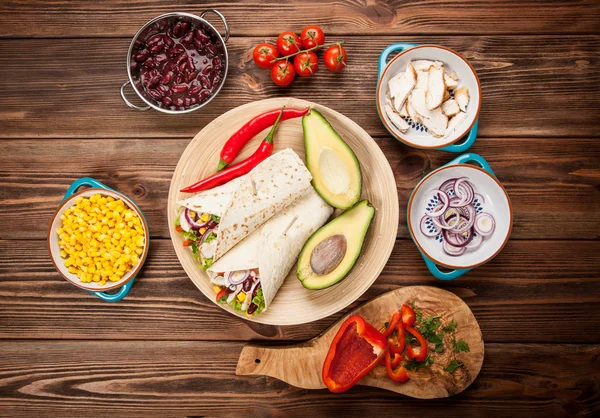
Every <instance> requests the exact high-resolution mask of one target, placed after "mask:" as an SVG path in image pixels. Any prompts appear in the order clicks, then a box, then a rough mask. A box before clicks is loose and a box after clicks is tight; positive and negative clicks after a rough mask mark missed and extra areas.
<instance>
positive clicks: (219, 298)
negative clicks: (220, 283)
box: [217, 287, 227, 302]
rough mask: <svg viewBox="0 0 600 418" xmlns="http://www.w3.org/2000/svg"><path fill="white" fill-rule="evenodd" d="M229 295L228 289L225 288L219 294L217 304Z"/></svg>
mask: <svg viewBox="0 0 600 418" xmlns="http://www.w3.org/2000/svg"><path fill="white" fill-rule="evenodd" d="M226 294H227V288H226V287H224V288H223V289H221V291H220V292H219V293H217V302H218V301H220V300H221V298H222V297H223V296H225V295H226Z"/></svg>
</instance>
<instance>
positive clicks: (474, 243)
mask: <svg viewBox="0 0 600 418" xmlns="http://www.w3.org/2000/svg"><path fill="white" fill-rule="evenodd" d="M482 242H483V237H482V236H481V235H479V234H477V235H473V239H472V240H471V242H469V243H468V244H467V245H466V246H465V247H466V248H467V249H468V250H474V249H475V248H477V247H479V246H480V245H481V243H482Z"/></svg>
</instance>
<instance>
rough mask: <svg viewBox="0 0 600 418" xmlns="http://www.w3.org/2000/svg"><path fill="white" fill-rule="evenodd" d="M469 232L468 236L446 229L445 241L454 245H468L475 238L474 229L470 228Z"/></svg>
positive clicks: (444, 233) (443, 232) (444, 232)
mask: <svg viewBox="0 0 600 418" xmlns="http://www.w3.org/2000/svg"><path fill="white" fill-rule="evenodd" d="M468 232H469V233H468V235H467V236H466V237H464V236H463V235H461V234H455V233H454V232H450V231H446V230H444V231H442V234H443V235H444V241H447V242H448V243H449V244H450V245H452V246H453V247H458V248H460V247H464V246H466V245H467V244H468V243H469V242H470V241H471V239H472V238H473V232H472V230H469V231H468Z"/></svg>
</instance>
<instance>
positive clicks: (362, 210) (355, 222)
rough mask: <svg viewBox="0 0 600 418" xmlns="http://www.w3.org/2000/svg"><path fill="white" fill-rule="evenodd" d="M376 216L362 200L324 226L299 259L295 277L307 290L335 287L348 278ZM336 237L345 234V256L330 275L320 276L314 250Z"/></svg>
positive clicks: (366, 202)
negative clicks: (314, 263)
mask: <svg viewBox="0 0 600 418" xmlns="http://www.w3.org/2000/svg"><path fill="white" fill-rule="evenodd" d="M374 216H375V208H374V207H373V205H371V203H370V202H369V201H368V200H361V201H360V202H358V203H357V204H356V205H354V206H353V207H352V208H351V209H349V210H347V211H346V212H344V213H342V214H341V215H340V216H338V217H337V218H335V219H333V220H332V221H331V222H329V223H328V224H326V225H324V226H322V227H321V228H320V229H319V230H317V231H316V232H315V233H314V234H312V235H311V237H310V238H309V239H308V241H306V243H305V244H304V247H303V248H302V251H301V252H300V257H299V258H298V269H297V271H296V276H297V277H298V280H300V282H301V283H302V286H304V287H305V288H307V289H311V290H318V289H325V288H327V287H330V286H333V285H334V284H336V283H338V282H339V281H341V280H342V279H343V278H344V277H346V276H347V275H348V273H349V272H350V270H352V267H354V264H356V261H357V260H358V257H359V256H360V253H361V252H362V248H363V245H364V242H365V236H366V235H367V231H368V229H369V226H370V225H371V221H372V220H373V217H374ZM336 234H343V235H344V236H345V237H346V240H347V250H346V255H345V257H344V259H343V260H342V262H341V263H340V264H339V265H338V266H337V267H336V268H335V269H334V270H333V271H332V272H331V273H329V274H326V275H323V276H319V275H318V274H316V273H315V272H314V271H313V270H312V268H311V265H310V256H311V253H312V250H313V249H314V248H315V247H316V246H317V245H318V244H319V243H320V242H322V241H323V240H325V239H327V238H329V237H330V236H333V235H336Z"/></svg>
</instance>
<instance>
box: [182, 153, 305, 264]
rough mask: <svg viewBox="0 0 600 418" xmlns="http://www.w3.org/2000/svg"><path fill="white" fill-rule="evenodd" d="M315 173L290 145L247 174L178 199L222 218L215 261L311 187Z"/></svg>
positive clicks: (188, 206)
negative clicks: (312, 173) (309, 169)
mask: <svg viewBox="0 0 600 418" xmlns="http://www.w3.org/2000/svg"><path fill="white" fill-rule="evenodd" d="M311 180H312V175H311V174H310V172H309V171H308V169H307V168H306V166H305V165H304V163H303V162H302V160H301V159H300V157H299V156H298V154H296V153H295V152H294V151H293V150H292V149H291V148H287V149H285V150H283V151H280V152H278V153H275V154H273V155H272V156H270V157H269V158H267V159H266V160H264V161H263V162H262V163H260V164H259V165H257V166H256V167H254V169H252V171H250V172H249V173H248V174H246V175H244V176H242V177H238V178H237V179H234V180H232V181H230V182H229V183H226V184H224V185H222V186H219V187H215V188H213V189H210V190H206V191H203V192H200V193H198V194H196V195H195V196H192V197H190V198H188V199H185V200H181V201H179V202H177V203H178V204H179V205H180V206H183V207H186V208H188V209H190V210H193V211H195V212H205V213H210V214H212V215H216V216H218V217H220V218H221V221H220V223H219V228H218V233H217V238H216V245H215V253H214V256H213V257H212V258H213V261H216V260H218V259H219V258H221V257H222V256H223V255H224V254H225V253H226V252H227V251H229V250H230V249H231V248H233V247H234V246H235V245H236V244H237V243H238V242H240V241H241V240H243V239H244V238H246V237H247V236H248V235H250V234H251V233H252V232H254V231H255V230H256V229H257V228H258V227H259V226H260V225H262V224H263V223H265V222H266V221H268V220H269V219H270V218H271V217H272V216H273V215H275V214H276V213H277V212H280V211H281V210H283V209H284V208H286V207H287V206H289V205H290V204H292V203H293V202H294V201H295V200H296V199H298V198H299V197H301V196H302V195H303V194H305V193H306V191H307V190H308V189H309V188H311V184H310V181H311Z"/></svg>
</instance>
